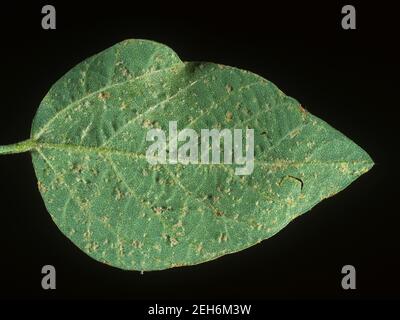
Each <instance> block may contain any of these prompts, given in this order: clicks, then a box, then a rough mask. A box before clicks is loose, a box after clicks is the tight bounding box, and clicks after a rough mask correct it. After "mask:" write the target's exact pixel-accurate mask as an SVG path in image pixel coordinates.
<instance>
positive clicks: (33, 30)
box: [0, 0, 400, 299]
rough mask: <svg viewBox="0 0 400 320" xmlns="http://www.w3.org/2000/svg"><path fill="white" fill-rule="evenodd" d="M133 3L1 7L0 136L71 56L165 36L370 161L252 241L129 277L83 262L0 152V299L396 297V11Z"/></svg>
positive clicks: (24, 164) (28, 115)
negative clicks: (52, 286)
mask: <svg viewBox="0 0 400 320" xmlns="http://www.w3.org/2000/svg"><path fill="white" fill-rule="evenodd" d="M135 2H136V1H126V2H121V3H119V2H118V1H115V0H113V1H108V2H103V3H102V2H101V1H97V2H92V3H91V2H83V1H80V2H76V3H74V2H70V1H68V2H67V1H63V2H61V3H58V2H55V1H48V3H40V2H37V4H33V3H29V4H28V3H23V2H21V1H20V2H15V3H13V4H7V3H2V5H1V9H0V11H1V19H0V35H1V51H0V52H1V75H0V78H1V81H2V86H1V100H0V101H1V104H0V144H9V143H14V142H17V141H20V140H24V139H26V138H28V137H29V133H30V126H31V121H32V118H33V116H34V114H35V111H36V109H37V107H38V106H39V104H40V101H41V99H42V98H43V97H44V95H45V94H46V93H47V91H48V90H49V88H50V86H51V85H52V84H53V83H54V82H55V81H56V80H58V79H59V78H60V77H61V76H62V75H63V74H64V73H65V72H67V71H68V70H69V69H70V68H72V67H73V66H74V65H76V64H77V63H79V62H81V61H82V60H83V59H85V58H87V57H88V56H91V55H93V54H95V53H97V52H99V51H101V50H103V49H105V48H107V47H110V46H112V45H113V44H115V43H116V42H118V41H121V40H124V39H127V38H142V39H152V40H155V41H158V42H161V43H164V44H166V45H168V46H170V47H171V48H173V49H174V50H175V51H176V52H177V53H178V54H179V56H180V57H181V58H182V59H183V60H195V61H196V60H197V61H199V60H202V61H211V62H217V63H222V64H226V65H232V66H236V67H239V68H242V69H247V70H250V71H252V72H255V73H257V74H259V75H261V76H263V77H265V78H267V79H268V80H271V81H272V82H274V83H275V84H276V85H278V87H280V89H281V90H282V91H283V92H285V93H286V94H288V95H290V96H293V97H294V98H296V99H297V100H298V101H300V102H301V103H302V104H303V106H305V107H306V108H307V109H308V110H309V111H310V112H311V113H313V114H315V115H316V116H319V117H321V118H322V119H324V120H325V121H327V122H328V123H329V124H331V125H332V126H333V127H335V128H336V129H338V130H340V131H341V132H343V133H344V134H346V135H347V136H349V137H350V138H351V139H352V140H353V141H355V142H356V143H357V144H359V145H360V146H362V147H363V148H364V149H365V150H366V151H367V152H368V153H369V154H370V155H371V157H372V158H373V159H374V161H375V162H376V165H375V167H374V168H373V169H372V170H371V171H370V172H369V173H367V174H365V175H364V176H362V177H361V178H359V179H358V180H357V181H356V182H354V183H353V184H352V185H351V186H350V187H348V188H347V189H346V190H345V191H343V192H341V193H339V194H337V195H336V196H334V197H332V198H330V199H327V200H325V201H323V202H322V203H320V204H319V205H317V206H316V207H315V208H314V209H312V210H311V211H310V212H308V213H307V214H304V215H303V216H301V217H299V218H298V219H296V221H294V222H292V223H290V225H289V226H288V227H286V228H285V229H284V230H282V231H281V232H280V233H278V234H277V235H276V236H274V237H273V238H271V239H269V240H266V241H264V242H262V243H261V244H259V245H256V246H254V247H251V248H249V249H247V250H244V251H242V252H239V253H236V254H232V255H228V256H224V257H222V258H219V259H217V260H214V261H211V262H208V263H205V264H201V265H197V266H193V267H184V268H178V269H172V270H166V271H161V272H146V273H144V274H143V275H141V274H140V273H139V272H127V271H121V270H119V269H115V268H112V267H108V266H106V265H104V264H101V263H98V262H96V261H94V260H92V259H91V258H89V257H88V256H86V255H85V254H84V253H83V252H82V251H80V250H79V249H78V248H77V247H75V246H74V245H73V244H72V243H71V242H70V241H69V240H68V239H67V238H66V237H64V236H63V235H62V234H61V232H59V230H58V229H57V227H56V225H55V224H54V223H53V222H52V220H51V218H50V215H49V214H48V213H47V211H46V209H45V207H44V204H43V201H42V199H41V197H40V194H39V192H38V190H37V186H36V178H35V175H34V171H33V167H32V164H31V160H30V155H29V154H20V155H12V156H3V157H0V186H1V189H0V199H1V200H0V201H1V202H0V214H1V215H0V217H1V220H0V221H1V222H0V244H1V246H0V248H1V249H0V250H1V251H0V297H1V298H49V299H51V298H134V299H173V298H179V299H213V298H218V299H266V298H273V299H280V298H317V299H318V298H340V299H358V298H400V293H399V292H400V275H399V270H400V259H399V255H400V245H399V228H400V213H399V209H398V207H399V201H400V197H399V192H398V183H399V181H400V180H399V178H400V177H399V158H398V154H399V153H398V145H399V143H398V136H399V134H398V130H399V125H398V123H399V118H398V108H399V98H398V91H399V61H398V57H399V53H400V52H399V50H398V49H397V48H396V46H395V45H396V43H397V42H398V41H399V25H398V21H399V19H398V17H397V15H398V14H397V12H399V11H396V10H395V8H393V7H392V6H391V5H390V2H387V3H385V2H384V1H379V4H376V3H374V2H372V3H371V4H367V3H366V1H363V3H362V4H361V3H355V2H354V1H348V2H341V1H329V2H328V1H320V2H319V3H312V2H307V1H300V2H301V3H297V4H295V2H293V3H290V2H287V3H282V2H280V1H279V3H280V4H277V3H276V2H277V1H273V2H272V1H262V2H263V6H261V4H257V3H251V2H249V1H244V2H240V3H239V2H235V1H231V2H226V3H222V2H217V1H214V2H210V3H206V2H195V1H194V2H188V3H186V4H184V3H180V4H178V3H177V4H173V3H172V2H169V1H165V2H164V4H161V3H154V2H150V1H148V3H149V4H148V6H145V5H143V4H142V5H140V6H139V5H138V4H137V3H135ZM44 4H53V5H54V6H55V7H56V10H57V29H56V30H42V28H41V18H42V14H41V8H42V6H43V5H44ZM345 4H353V5H354V6H355V7H356V10H357V30H343V29H342V28H341V24H340V21H341V18H342V14H341V8H342V6H343V5H345ZM45 264H51V265H54V266H55V267H56V270H57V289H56V290H49V291H45V290H43V289H42V288H41V278H42V275H41V268H42V266H43V265H45ZM346 264H352V265H354V266H355V267H356V270H357V290H347V291H345V290H343V289H342V288H341V279H342V276H343V275H342V274H341V268H342V266H343V265H346Z"/></svg>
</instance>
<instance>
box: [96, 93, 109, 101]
mask: <svg viewBox="0 0 400 320" xmlns="http://www.w3.org/2000/svg"><path fill="white" fill-rule="evenodd" d="M98 97H99V99H100V100H103V101H104V100H107V99H108V98H110V93H109V92H104V91H103V92H100V93H99V95H98Z"/></svg>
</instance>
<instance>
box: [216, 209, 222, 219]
mask: <svg viewBox="0 0 400 320" xmlns="http://www.w3.org/2000/svg"><path fill="white" fill-rule="evenodd" d="M215 215H216V216H217V217H222V216H223V215H224V212H223V211H221V210H217V211H215Z"/></svg>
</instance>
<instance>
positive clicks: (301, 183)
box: [278, 175, 304, 192]
mask: <svg viewBox="0 0 400 320" xmlns="http://www.w3.org/2000/svg"><path fill="white" fill-rule="evenodd" d="M287 179H289V180H292V181H293V180H294V181H296V182H297V183H299V185H300V192H302V191H303V188H304V181H303V180H302V179H300V178H298V177H295V176H292V175H286V176H284V177H282V178H281V180H280V181H279V183H278V185H279V186H281V185H282V184H283V183H284V182H285V181H287Z"/></svg>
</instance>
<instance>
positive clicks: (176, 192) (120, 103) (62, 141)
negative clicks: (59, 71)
mask: <svg viewBox="0 0 400 320" xmlns="http://www.w3.org/2000/svg"><path fill="white" fill-rule="evenodd" d="M169 121H177V123H178V129H183V128H192V129H194V130H196V131H197V132H200V130H201V129H204V128H209V129H213V128H216V129H223V128H227V129H236V128H252V129H254V139H255V153H254V154H255V161H254V171H253V173H252V174H251V175H248V176H238V175H235V173H234V170H235V165H228V164H222V163H221V164H211V165H195V164H191V165H182V164H176V165H171V164H166V165H161V164H158V165H151V164H149V163H148V162H147V160H146V157H145V155H146V148H147V147H148V145H149V142H147V141H146V133H147V131H148V130H149V129H151V128H160V129H163V130H165V131H167V130H168V123H169ZM31 137H32V139H33V140H34V141H35V143H36V148H35V150H34V151H33V152H32V157H33V163H34V167H35V171H36V174H37V177H38V181H39V182H38V185H39V189H40V192H41V194H42V196H43V199H44V201H45V204H46V207H47V209H48V211H49V212H50V214H51V216H52V218H53V220H54V221H55V223H56V224H57V226H58V227H59V228H60V230H61V231H62V232H63V233H64V234H65V235H66V236H67V237H68V238H70V239H71V240H72V241H73V242H74V243H75V244H76V245H77V246H78V247H79V248H80V249H82V250H83V251H84V252H86V253H87V254H88V255H90V256H91V257H93V258H95V259H96V260H98V261H101V262H104V263H107V264H110V265H112V266H115V267H119V268H122V269H128V270H161V269H166V268H171V267H175V266H183V265H193V264H197V263H201V262H205V261H208V260H212V259H215V258H217V257H219V256H222V255H225V254H228V253H232V252H237V251H240V250H242V249H245V248H247V247H249V246H252V245H254V244H256V243H258V242H260V241H262V240H264V239H267V238H269V237H270V236H272V235H274V234H275V233H277V232H278V231H279V230H281V229H282V228H283V227H284V226H286V225H287V224H288V223H289V222H290V221H291V220H293V219H294V218H296V217H297V216H299V215H301V214H302V213H304V212H306V211H308V210H309V209H311V208H312V207H313V206H314V205H316V204H317V203H318V202H320V201H321V200H322V199H324V198H327V197H329V196H331V195H333V194H335V193H337V192H339V191H340V190H342V189H344V188H345V187H346V186H347V185H349V184H350V183H351V182H352V181H354V180H355V179H356V178H357V177H359V176H360V175H361V174H363V173H365V172H366V171H368V170H369V169H370V168H371V167H372V165H373V162H372V160H371V159H370V157H369V156H368V155H367V154H366V152H365V151H363V150H362V149H361V148H360V147H358V146H357V145H356V144H355V143H354V142H352V141H351V140H349V139H348V138H346V137H345V136H344V135H343V134H341V133H340V132H338V131H337V130H335V129H334V128H332V127H331V126H329V125H328V124H327V123H325V122H324V121H322V120H320V119H318V118H317V117H315V116H313V115H312V114H310V113H309V112H307V111H306V110H304V109H303V108H302V107H301V105H300V104H299V103H298V102H297V101H296V100H295V99H293V98H290V97H288V96H286V95H285V94H283V93H282V92H281V91H280V90H279V89H278V88H277V87H276V86H275V85H273V84H272V83H271V82H269V81H267V80H265V79H263V78H262V77H260V76H258V75H255V74H253V73H251V72H248V71H244V70H239V69H236V68H233V67H227V66H221V65H217V64H213V63H193V62H186V63H184V62H182V61H181V60H180V59H179V58H178V56H177V55H176V54H175V53H174V52H173V51H172V50H171V49H170V48H168V47H166V46H164V45H161V44H158V43H155V42H151V41H147V40H127V41H124V42H122V43H119V44H116V45H115V46H113V47H111V48H109V49H107V50H105V51H103V52H101V53H99V54H97V55H95V56H93V57H91V58H89V59H87V60H85V61H84V62H82V63H80V64H78V65H77V66H75V67H74V68H73V69H72V70H71V71H69V72H68V73H67V74H66V75H65V76H64V77H62V78H61V79H60V80H59V81H58V82H57V83H56V84H55V85H54V86H53V87H52V88H51V90H50V91H49V93H48V94H47V95H46V97H45V98H44V99H43V101H42V103H41V105H40V107H39V109H38V112H37V115H36V116H35V119H34V122H33V126H32V133H31Z"/></svg>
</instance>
